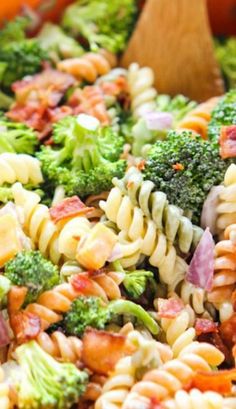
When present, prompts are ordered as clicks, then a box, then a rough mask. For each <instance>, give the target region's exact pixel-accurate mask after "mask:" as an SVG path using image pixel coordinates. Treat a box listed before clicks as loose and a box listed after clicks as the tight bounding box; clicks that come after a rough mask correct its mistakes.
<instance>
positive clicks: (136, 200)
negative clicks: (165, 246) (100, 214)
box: [108, 167, 202, 253]
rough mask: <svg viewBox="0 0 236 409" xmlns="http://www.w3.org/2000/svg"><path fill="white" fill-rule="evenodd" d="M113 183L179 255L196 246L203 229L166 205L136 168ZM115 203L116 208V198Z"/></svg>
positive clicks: (164, 199) (179, 210) (178, 209)
mask: <svg viewBox="0 0 236 409" xmlns="http://www.w3.org/2000/svg"><path fill="white" fill-rule="evenodd" d="M113 184H114V185H115V186H116V187H117V188H119V189H120V190H121V192H122V194H125V195H127V196H128V197H129V199H130V200H131V202H132V205H133V206H135V207H138V208H140V209H141V210H142V212H143V214H144V215H145V216H146V217H147V218H149V219H151V220H153V221H154V222H155V224H156V227H157V228H158V229H160V230H162V231H163V233H164V234H165V236H166V238H167V240H168V241H169V242H171V243H178V246H179V248H180V250H181V252H183V253H188V252H189V250H190V248H191V246H193V247H195V246H196V245H197V243H198V241H199V240H200V238H201V235H202V229H201V228H199V227H198V226H194V225H193V224H192V223H191V221H190V220H189V219H188V218H187V217H185V216H183V215H182V213H183V212H182V210H181V209H180V208H178V207H177V206H174V205H171V204H169V203H168V201H167V197H166V194H165V193H163V192H155V191H154V183H153V182H151V181H150V180H145V181H144V180H143V175H142V173H141V172H140V171H139V170H138V169H137V168H136V167H131V168H130V169H129V170H128V171H127V172H126V174H125V176H124V178H123V179H117V178H114V179H113ZM115 193H116V192H115V191H114V195H115ZM117 196H118V193H117ZM111 198H112V196H111ZM108 199H109V197H108ZM115 201H116V203H114V205H115V204H116V206H117V207H118V197H117V198H116V197H115V198H114V202H115Z"/></svg>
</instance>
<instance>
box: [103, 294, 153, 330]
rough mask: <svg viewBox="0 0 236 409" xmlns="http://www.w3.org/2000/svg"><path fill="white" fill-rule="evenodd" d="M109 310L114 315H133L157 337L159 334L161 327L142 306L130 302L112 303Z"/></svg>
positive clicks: (118, 301) (119, 301)
mask: <svg viewBox="0 0 236 409" xmlns="http://www.w3.org/2000/svg"><path fill="white" fill-rule="evenodd" d="M107 308H108V310H109V311H110V312H111V313H112V314H131V315H134V316H135V317H136V318H137V319H138V320H140V321H142V322H143V324H144V325H145V326H146V327H147V328H148V330H149V331H150V332H151V333H152V334H154V335H156V334H158V332H159V326H158V324H157V323H156V322H155V321H154V319H153V318H152V317H151V316H150V315H149V314H148V312H146V311H145V310H144V309H143V308H142V307H141V306H140V305H138V304H135V303H133V302H132V301H128V300H115V301H111V302H110V304H109V306H108V307H107Z"/></svg>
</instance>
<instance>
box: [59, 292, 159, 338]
mask: <svg viewBox="0 0 236 409" xmlns="http://www.w3.org/2000/svg"><path fill="white" fill-rule="evenodd" d="M123 314H129V315H133V316H135V317H136V318H137V319H138V320H139V321H141V322H142V323H143V325H144V326H146V327H147V328H148V330H149V331H150V332H151V333H153V334H157V333H158V325H157V323H156V322H155V321H154V319H153V318H152V317H151V316H150V315H149V314H148V313H147V312H146V311H145V310H144V309H143V308H142V307H141V306H140V305H138V304H135V303H133V302H132V301H127V300H115V301H111V302H110V303H109V304H108V305H106V306H104V305H103V304H102V303H101V300H100V298H98V297H83V296H81V297H78V298H76V299H75V300H74V301H73V302H72V304H71V308H70V310H69V311H68V312H67V313H66V314H65V317H64V320H63V323H62V326H63V327H64V328H65V331H66V333H67V334H68V335H76V336H80V335H82V334H83V332H84V331H85V329H86V328H87V327H88V326H90V327H94V328H98V329H103V328H105V325H106V324H108V323H109V322H110V321H111V320H112V318H113V317H115V316H117V315H123Z"/></svg>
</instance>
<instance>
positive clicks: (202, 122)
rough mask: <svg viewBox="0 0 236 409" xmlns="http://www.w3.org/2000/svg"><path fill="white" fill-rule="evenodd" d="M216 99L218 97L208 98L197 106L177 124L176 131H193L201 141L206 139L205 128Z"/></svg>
mask: <svg viewBox="0 0 236 409" xmlns="http://www.w3.org/2000/svg"><path fill="white" fill-rule="evenodd" d="M218 99H219V98H218V97H214V98H210V99H209V100H207V101H206V102H203V103H202V104H199V105H198V106H197V107H196V108H194V109H193V110H192V111H190V112H189V113H188V114H187V115H186V116H185V117H184V118H183V119H182V120H181V121H180V122H179V123H178V126H177V129H181V130H190V131H194V132H196V133H198V134H199V135H201V137H202V138H203V139H207V127H208V123H209V122H210V119H211V112H212V110H213V109H214V107H215V106H216V104H217V102H218Z"/></svg>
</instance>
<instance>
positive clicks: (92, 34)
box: [62, 0, 137, 53]
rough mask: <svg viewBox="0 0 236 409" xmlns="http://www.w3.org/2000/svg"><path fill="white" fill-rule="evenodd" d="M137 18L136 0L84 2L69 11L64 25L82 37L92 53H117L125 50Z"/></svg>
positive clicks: (64, 17) (89, 0)
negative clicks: (106, 51) (98, 50)
mask: <svg viewBox="0 0 236 409" xmlns="http://www.w3.org/2000/svg"><path fill="white" fill-rule="evenodd" d="M136 15H137V6H136V2H135V1H134V0H113V1H109V0H83V1H80V2H76V3H74V4H72V5H70V6H69V7H67V8H66V10H65V13H64V15H63V18H62V26H63V28H64V29H65V30H67V31H68V32H69V33H70V34H71V35H73V36H74V37H77V36H79V35H82V36H83V37H84V38H85V39H86V40H87V41H88V43H89V46H90V48H91V50H94V51H96V50H97V49H98V48H100V47H102V48H106V49H107V50H109V51H111V52H114V53H117V52H121V51H123V50H124V48H125V46H126V42H127V40H128V37H129V34H130V33H131V31H132V28H133V25H134V23H135V17H136Z"/></svg>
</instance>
